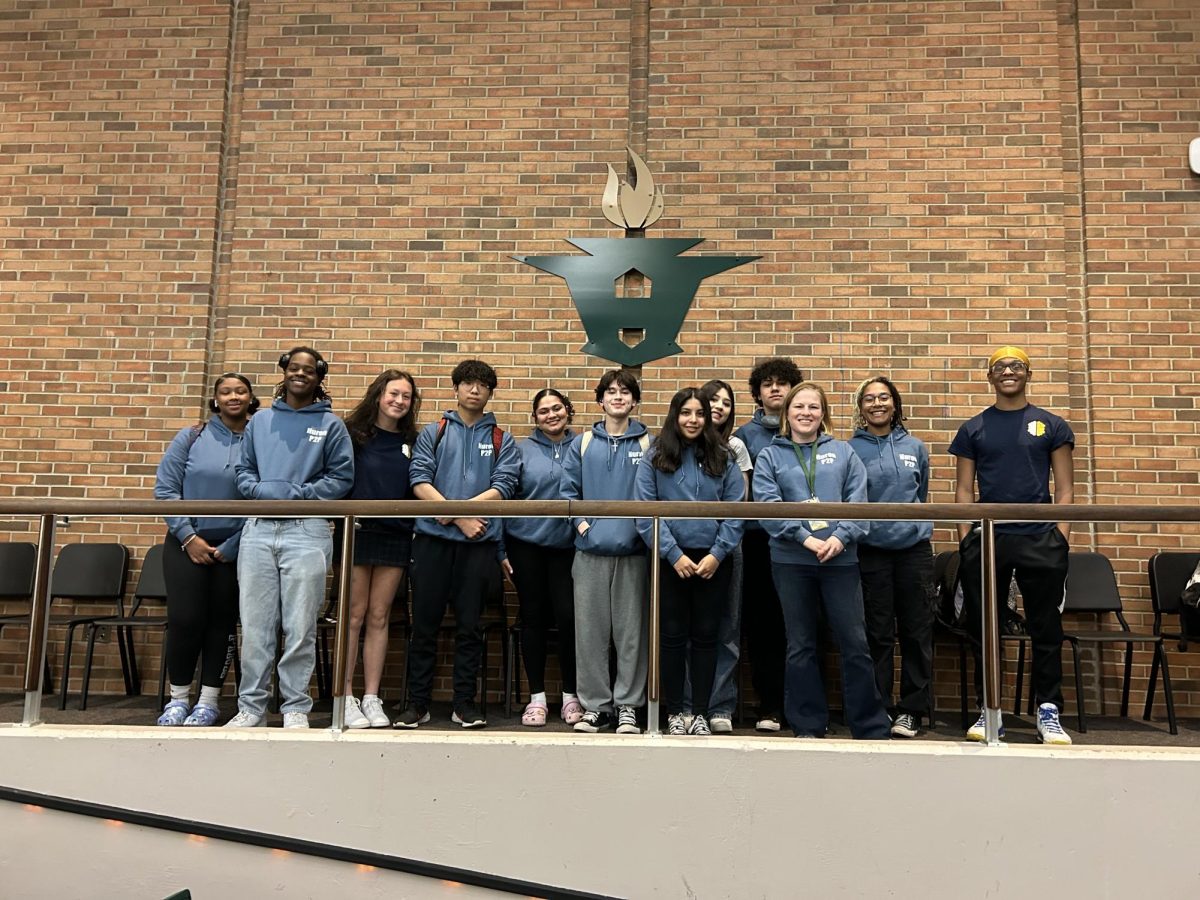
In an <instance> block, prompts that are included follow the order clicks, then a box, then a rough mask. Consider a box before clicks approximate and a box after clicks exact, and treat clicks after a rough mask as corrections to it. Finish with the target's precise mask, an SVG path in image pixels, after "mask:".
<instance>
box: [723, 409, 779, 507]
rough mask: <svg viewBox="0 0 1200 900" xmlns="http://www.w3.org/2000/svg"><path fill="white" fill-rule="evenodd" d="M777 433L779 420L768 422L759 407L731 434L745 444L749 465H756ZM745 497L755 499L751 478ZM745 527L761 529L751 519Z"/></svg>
mask: <svg viewBox="0 0 1200 900" xmlns="http://www.w3.org/2000/svg"><path fill="white" fill-rule="evenodd" d="M778 434H779V422H778V421H776V422H775V424H773V425H772V424H769V423H768V422H767V421H766V413H764V412H763V410H762V408H761V407H760V408H759V409H756V410H755V411H754V416H753V417H752V418H751V419H750V421H749V422H747V423H746V424H745V425H743V426H741V427H740V428H738V429H737V431H735V432H734V433H733V436H734V437H735V438H737V439H739V440H740V441H741V442H742V443H743V444H745V445H746V452H748V453H749V454H750V465H751V466H755V465H758V463H757V462H756V460H757V459H758V454H760V453H762V451H763V450H764V449H766V447H767V446H768V445H769V444H770V443H771V441H773V440H775V438H776V436H777V435H778ZM746 499H747V500H748V501H749V500H755V499H757V498H756V497H755V496H754V481H753V479H751V482H750V490H749V492H747V494H746ZM746 528H747V530H749V531H761V530H762V525H761V524H760V523H759V522H757V521H754V520H753V519H752V520H750V521H749V522H747V523H746Z"/></svg>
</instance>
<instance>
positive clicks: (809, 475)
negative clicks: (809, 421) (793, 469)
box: [792, 441, 817, 499]
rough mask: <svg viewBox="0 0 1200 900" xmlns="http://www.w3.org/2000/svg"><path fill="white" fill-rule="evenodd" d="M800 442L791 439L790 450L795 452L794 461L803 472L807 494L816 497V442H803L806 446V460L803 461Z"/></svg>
mask: <svg viewBox="0 0 1200 900" xmlns="http://www.w3.org/2000/svg"><path fill="white" fill-rule="evenodd" d="M800 446H801V445H800V444H797V443H796V442H795V441H792V450H793V451H794V452H795V454H796V462H798V463H799V464H800V471H801V472H803V473H804V480H805V481H807V482H808V496H809V497H812V498H814V499H815V498H816V496H817V442H816V441H813V442H812V443H811V444H804V445H803V446H805V447H807V448H808V462H807V463H805V462H804V454H803V453H801V452H800Z"/></svg>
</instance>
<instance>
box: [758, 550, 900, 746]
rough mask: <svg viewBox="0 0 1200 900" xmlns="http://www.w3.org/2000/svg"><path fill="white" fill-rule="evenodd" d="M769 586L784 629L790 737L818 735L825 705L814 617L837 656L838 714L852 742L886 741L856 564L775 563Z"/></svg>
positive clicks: (885, 720) (887, 731)
mask: <svg viewBox="0 0 1200 900" xmlns="http://www.w3.org/2000/svg"><path fill="white" fill-rule="evenodd" d="M772 571H773V574H774V576H775V587H776V589H777V590H778V591H779V599H780V602H781V604H782V606H783V621H784V626H785V628H786V629H787V667H786V670H785V673H784V696H783V711H784V715H785V717H786V718H787V721H788V724H789V725H790V726H791V727H792V730H793V731H795V732H796V734H816V735H824V734H825V730H826V728H827V727H828V726H829V706H828V704H827V702H826V699H825V685H824V682H823V681H822V679H821V664H820V660H819V659H818V658H817V636H818V626H819V623H820V612H821V610H822V609H823V610H824V611H825V620H826V621H827V622H828V623H829V627H830V629H831V630H832V631H833V637H834V640H835V641H836V642H837V646H838V650H839V651H840V653H841V657H842V696H843V698H844V701H843V704H842V706H843V712H844V714H845V718H846V724H847V725H848V726H849V727H850V734H851V736H852V737H855V738H859V739H867V740H886V739H887V738H888V737H889V736H890V730H891V722H890V721H889V720H888V715H887V711H886V710H885V709H884V707H883V700H882V699H880V697H879V689H878V688H877V687H876V686H875V665H874V663H873V662H872V661H871V651H870V650H869V649H868V647H867V630H866V623H865V621H864V618H863V603H862V587H861V585H860V583H859V577H858V565H857V564H854V565H844V566H835V565H828V564H826V565H816V566H813V565H797V564H794V563H780V562H775V564H774V566H773V567H772Z"/></svg>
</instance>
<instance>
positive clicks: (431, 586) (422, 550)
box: [408, 534, 501, 708]
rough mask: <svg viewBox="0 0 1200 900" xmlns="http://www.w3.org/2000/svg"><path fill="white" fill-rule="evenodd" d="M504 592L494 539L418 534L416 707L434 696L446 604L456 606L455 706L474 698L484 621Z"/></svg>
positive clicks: (412, 652) (412, 673)
mask: <svg viewBox="0 0 1200 900" xmlns="http://www.w3.org/2000/svg"><path fill="white" fill-rule="evenodd" d="M500 590H501V584H500V566H499V564H498V563H497V561H496V542H495V541H485V542H483V543H467V542H466V541H448V540H445V539H443V538H438V537H432V536H430V535H427V534H419V535H417V536H416V538H414V540H413V563H412V606H413V614H412V641H411V643H410V644H409V656H408V691H409V694H410V695H411V696H412V700H413V702H414V703H415V704H416V705H417V706H423V707H428V706H429V702H430V700H431V699H432V698H433V673H434V670H435V669H436V668H437V636H438V629H439V628H441V626H442V619H443V618H444V617H445V615H446V606H447V604H451V605H452V606H453V608H454V629H455V630H454V706H455V708H457V707H459V706H461V705H462V704H463V703H468V702H473V701H474V699H475V681H476V679H477V678H478V677H479V662H480V658H481V656H482V654H483V628H482V626H481V624H480V620H481V618H482V616H483V609H484V607H485V606H486V605H487V601H488V599H489V598H492V597H496V598H499V597H500Z"/></svg>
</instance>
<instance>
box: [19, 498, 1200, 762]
mask: <svg viewBox="0 0 1200 900" xmlns="http://www.w3.org/2000/svg"><path fill="white" fill-rule="evenodd" d="M4 516H32V517H37V518H38V520H39V525H38V547H37V562H36V569H35V576H34V585H33V598H32V609H31V612H30V627H29V643H28V651H27V654H26V659H25V678H24V681H23V690H24V694H25V709H24V716H23V718H22V721H21V724H22V725H24V726H33V725H37V724H40V723H41V699H42V673H43V670H44V665H43V662H44V660H45V655H46V644H47V639H48V635H49V621H50V619H49V600H50V561H51V558H52V556H53V550H54V536H55V522H56V520H57V519H58V518H59V517H62V516H76V517H78V516H87V517H88V518H95V517H105V516H115V517H122V518H125V517H129V516H153V517H160V518H161V517H165V516H216V517H225V518H258V517H275V518H287V519H301V518H321V519H340V520H341V521H342V525H343V528H342V534H343V540H342V548H341V549H342V552H341V564H340V567H339V579H340V581H339V584H338V612H337V627H336V632H335V638H334V645H335V651H334V666H333V731H334V733H340V732H341V731H342V723H343V716H344V712H345V702H346V698H345V694H344V685H345V682H346V659H347V655H348V649H349V648H348V641H349V631H348V629H347V628H346V622H348V621H349V618H350V582H351V576H352V572H353V560H354V532H355V522H356V520H357V519H359V518H421V517H430V518H434V517H442V518H447V517H455V518H456V517H470V516H477V517H480V518H485V519H486V518H506V519H515V518H564V517H584V518H590V519H633V518H649V519H652V520H653V530H652V540H651V544H652V546H651V554H652V555H651V565H650V566H649V578H650V592H649V594H650V596H649V600H650V609H649V617H650V632H649V647H648V648H647V652H648V655H649V667H648V676H647V682H648V683H647V686H646V690H647V725H648V729H647V730H648V732H649V733H652V734H654V733H658V731H659V724H658V723H659V704H660V684H659V682H660V661H661V647H660V646H659V645H660V636H659V635H660V632H659V605H660V595H659V577H658V565H657V564H656V562H657V560H658V550H659V531H660V522H661V520H662V519H743V520H763V519H826V520H830V521H833V520H839V519H840V520H858V521H921V522H928V521H934V522H939V523H944V524H963V523H969V524H974V523H979V524H980V526H981V543H980V552H981V556H982V580H983V585H982V596H983V636H982V649H983V665H984V678H983V687H984V692H983V707H984V722H985V735H986V741H985V743H986V744H988V745H990V746H995V745H998V744H999V743H1000V737H999V730H1000V700H1001V697H1000V694H1001V662H1000V633H999V615H998V612H999V606H998V603H999V601H998V599H997V596H996V584H995V526H996V525H997V524H1003V523H1007V522H1071V523H1077V522H1079V523H1089V522H1140V523H1186V524H1196V523H1200V507H1194V506H1193V507H1186V506H1121V505H1112V506H1101V505H1090V504H1079V503H1075V504H1063V505H1052V504H1026V503H925V504H912V503H718V502H702V501H700V502H698V501H661V500H660V501H598V500H503V501H500V500H490V501H480V500H438V501H428V500H399V501H397V500H332V501H315V500H314V501H309V500H269V501H264V500H56V499H52V498H46V499H16V500H14V499H0V517H4Z"/></svg>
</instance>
